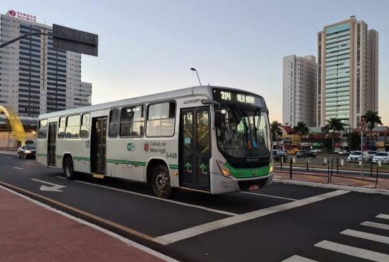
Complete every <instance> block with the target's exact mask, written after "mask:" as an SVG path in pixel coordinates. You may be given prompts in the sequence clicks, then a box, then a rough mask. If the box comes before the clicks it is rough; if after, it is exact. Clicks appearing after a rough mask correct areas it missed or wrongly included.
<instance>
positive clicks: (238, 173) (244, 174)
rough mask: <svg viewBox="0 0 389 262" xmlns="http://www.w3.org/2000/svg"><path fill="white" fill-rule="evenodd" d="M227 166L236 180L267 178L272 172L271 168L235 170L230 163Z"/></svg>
mask: <svg viewBox="0 0 389 262" xmlns="http://www.w3.org/2000/svg"><path fill="white" fill-rule="evenodd" d="M225 166H226V167H227V168H228V170H229V171H230V172H231V174H232V176H233V177H236V178H252V177H261V176H266V175H268V174H269V170H270V166H265V167H260V168H234V167H232V166H231V165H230V164H229V163H226V164H225Z"/></svg>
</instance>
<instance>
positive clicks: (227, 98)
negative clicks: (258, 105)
mask: <svg viewBox="0 0 389 262" xmlns="http://www.w3.org/2000/svg"><path fill="white" fill-rule="evenodd" d="M213 99H214V100H216V101H219V102H227V103H237V104H249V105H254V104H255V100H256V99H255V96H253V95H251V94H246V93H242V92H237V91H233V90H223V89H214V90H213Z"/></svg>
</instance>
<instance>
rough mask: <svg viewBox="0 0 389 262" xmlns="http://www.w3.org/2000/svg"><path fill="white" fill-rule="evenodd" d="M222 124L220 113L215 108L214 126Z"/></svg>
mask: <svg viewBox="0 0 389 262" xmlns="http://www.w3.org/2000/svg"><path fill="white" fill-rule="evenodd" d="M221 126H222V113H221V111H220V110H215V127H221Z"/></svg>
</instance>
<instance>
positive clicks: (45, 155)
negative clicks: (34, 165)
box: [36, 154, 47, 157]
mask: <svg viewBox="0 0 389 262" xmlns="http://www.w3.org/2000/svg"><path fill="white" fill-rule="evenodd" d="M36 156H43V157H47V154H36Z"/></svg>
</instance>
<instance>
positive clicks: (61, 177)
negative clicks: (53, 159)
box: [57, 176, 66, 179]
mask: <svg viewBox="0 0 389 262" xmlns="http://www.w3.org/2000/svg"><path fill="white" fill-rule="evenodd" d="M57 178H60V179H66V177H63V176H57Z"/></svg>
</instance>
